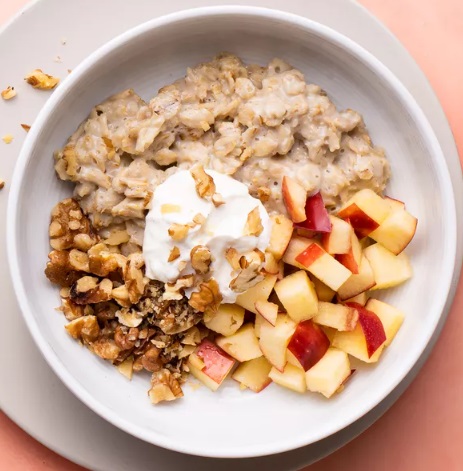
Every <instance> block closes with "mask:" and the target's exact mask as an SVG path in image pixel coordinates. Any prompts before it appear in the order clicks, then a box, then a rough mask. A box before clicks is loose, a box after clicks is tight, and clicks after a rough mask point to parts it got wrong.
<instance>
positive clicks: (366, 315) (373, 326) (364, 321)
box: [346, 303, 386, 358]
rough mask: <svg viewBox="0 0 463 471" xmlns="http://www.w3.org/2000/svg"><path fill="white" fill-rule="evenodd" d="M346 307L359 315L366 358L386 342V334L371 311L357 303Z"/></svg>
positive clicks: (347, 304)
mask: <svg viewBox="0 0 463 471" xmlns="http://www.w3.org/2000/svg"><path fill="white" fill-rule="evenodd" d="M346 306H349V307H353V308H354V309H357V311H358V313H359V320H358V321H359V323H360V327H362V330H363V334H364V335H365V340H366V342H367V352H368V357H369V358H371V356H372V355H373V354H374V353H375V352H376V350H378V348H379V347H381V345H382V344H383V343H384V342H385V341H386V332H385V331H384V326H383V324H382V322H381V320H380V318H379V317H378V316H377V315H376V314H375V313H374V312H372V311H369V310H368V309H365V307H364V306H362V305H361V304H359V303H346Z"/></svg>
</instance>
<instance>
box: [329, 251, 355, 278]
mask: <svg viewBox="0 0 463 471" xmlns="http://www.w3.org/2000/svg"><path fill="white" fill-rule="evenodd" d="M335 258H336V260H337V261H338V262H339V263H341V264H342V265H344V266H345V267H346V268H347V269H348V270H350V271H351V272H352V273H353V274H354V275H358V274H359V266H358V263H357V261H356V260H355V257H354V253H353V251H352V247H351V249H350V250H349V253H343V254H338V255H336V256H335Z"/></svg>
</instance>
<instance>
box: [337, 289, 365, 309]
mask: <svg viewBox="0 0 463 471" xmlns="http://www.w3.org/2000/svg"><path fill="white" fill-rule="evenodd" d="M337 298H338V300H339V301H343V300H342V299H341V298H340V297H339V296H338V297H337ZM367 301H368V294H367V292H366V291H364V292H363V293H360V294H357V296H352V298H349V299H345V300H344V302H346V303H358V304H361V305H362V306H365V304H366V303H367Z"/></svg>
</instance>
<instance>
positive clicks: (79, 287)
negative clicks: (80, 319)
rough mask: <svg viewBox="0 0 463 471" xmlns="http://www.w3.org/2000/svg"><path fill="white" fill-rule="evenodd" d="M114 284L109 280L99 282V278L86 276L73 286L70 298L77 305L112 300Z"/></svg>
mask: <svg viewBox="0 0 463 471" xmlns="http://www.w3.org/2000/svg"><path fill="white" fill-rule="evenodd" d="M112 289H113V283H112V281H111V280H109V279H108V278H105V279H103V280H102V281H100V282H99V280H98V278H95V277H92V276H84V277H82V278H79V279H78V280H77V281H76V282H75V283H74V284H73V285H72V286H71V291H70V298H71V300H72V301H73V302H75V303H76V304H95V303H101V302H103V301H109V300H110V299H111V292H112Z"/></svg>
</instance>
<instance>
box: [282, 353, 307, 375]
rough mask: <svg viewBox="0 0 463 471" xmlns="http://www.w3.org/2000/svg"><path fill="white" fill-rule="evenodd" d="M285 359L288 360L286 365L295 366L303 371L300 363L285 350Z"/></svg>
mask: <svg viewBox="0 0 463 471" xmlns="http://www.w3.org/2000/svg"><path fill="white" fill-rule="evenodd" d="M286 359H287V360H288V363H290V364H291V365H293V366H297V367H298V368H299V369H301V370H302V371H304V368H302V365H301V362H300V361H299V360H298V359H297V358H296V357H295V356H294V355H293V352H291V350H288V349H287V350H286Z"/></svg>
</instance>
